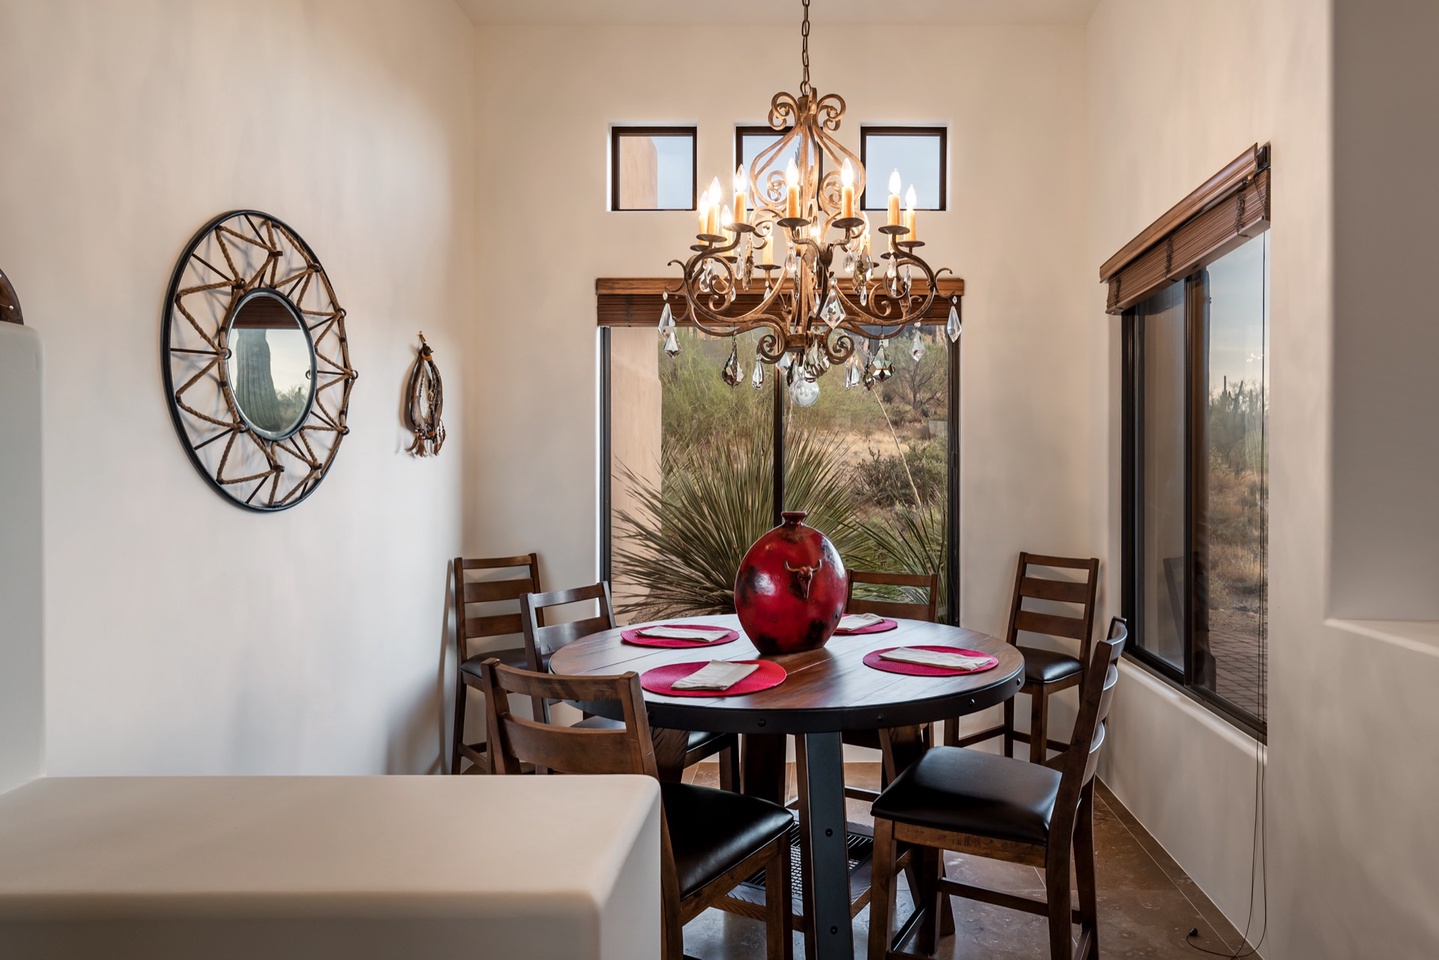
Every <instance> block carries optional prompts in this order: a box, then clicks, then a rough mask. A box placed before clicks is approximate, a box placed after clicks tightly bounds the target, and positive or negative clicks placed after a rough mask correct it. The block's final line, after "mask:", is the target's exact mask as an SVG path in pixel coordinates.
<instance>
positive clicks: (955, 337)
mask: <svg viewBox="0 0 1439 960" xmlns="http://www.w3.org/2000/svg"><path fill="white" fill-rule="evenodd" d="M944 332H945V333H946V334H948V335H949V342H950V343H957V342H958V341H959V335H960V334H961V333H963V332H964V325H963V324H961V323H960V322H959V305H958V304H956V303H950V305H949V322H948V323H946V324H945V325H944Z"/></svg>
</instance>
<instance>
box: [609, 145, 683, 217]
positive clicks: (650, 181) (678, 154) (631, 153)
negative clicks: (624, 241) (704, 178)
mask: <svg viewBox="0 0 1439 960" xmlns="http://www.w3.org/2000/svg"><path fill="white" fill-rule="evenodd" d="M696 198H697V194H696V190H695V128H694V127H611V128H610V209H611V210H693V209H695V200H696Z"/></svg>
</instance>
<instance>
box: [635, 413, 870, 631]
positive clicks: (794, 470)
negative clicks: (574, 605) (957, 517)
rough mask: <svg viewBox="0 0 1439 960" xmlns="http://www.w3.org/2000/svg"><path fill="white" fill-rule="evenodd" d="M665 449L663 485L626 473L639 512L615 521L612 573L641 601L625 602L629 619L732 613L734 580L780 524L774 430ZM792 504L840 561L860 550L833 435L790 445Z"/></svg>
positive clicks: (849, 489)
mask: <svg viewBox="0 0 1439 960" xmlns="http://www.w3.org/2000/svg"><path fill="white" fill-rule="evenodd" d="M755 427H756V428H755V429H751V430H739V431H727V435H726V436H722V437H708V438H705V439H704V440H703V441H700V440H695V441H691V442H687V443H682V444H676V445H669V446H667V448H666V450H665V452H664V454H663V456H662V458H661V464H660V466H661V469H660V475H661V477H662V478H663V479H662V480H661V481H660V482H659V483H658V484H656V483H654V482H653V481H650V480H648V479H646V478H644V477H641V476H639V475H638V474H636V473H635V472H634V471H633V470H631V469H630V468H629V467H628V466H627V465H625V464H621V465H620V471H621V473H622V475H623V477H624V479H625V482H626V484H627V485H628V486H629V488H630V490H631V492H632V495H633V496H634V498H635V500H636V502H637V507H636V508H635V509H634V510H633V511H630V510H620V511H619V512H618V513H617V515H616V525H615V553H614V561H615V577H616V579H617V580H621V581H624V582H625V583H627V584H630V585H633V586H634V587H637V588H639V590H640V591H641V592H642V595H641V596H639V597H637V598H635V599H629V600H621V601H619V610H620V612H621V613H623V614H625V615H626V616H632V617H636V618H642V619H661V618H667V617H675V616H685V615H697V614H711V613H732V612H734V579H735V574H736V573H737V572H738V571H739V565H740V561H741V560H742V559H743V558H744V554H745V551H747V550H748V549H749V547H750V545H751V544H752V543H754V542H755V541H756V540H758V539H759V538H760V536H762V535H763V534H764V533H765V532H766V531H768V530H769V529H770V527H771V526H772V521H773V516H774V514H773V503H774V489H773V480H772V466H771V465H772V464H773V462H774V451H773V449H772V447H771V443H770V439H769V434H768V431H767V430H765V429H761V428H760V427H759V425H758V424H756V425H755ZM785 447H786V449H785V466H786V469H785V506H786V507H787V508H789V509H793V510H804V511H806V512H807V513H808V517H807V518H806V520H805V522H806V523H808V524H809V525H811V526H813V527H815V528H817V529H819V530H820V531H822V532H824V533H825V534H827V535H828V536H829V537H830V539H831V540H833V541H834V544H835V547H836V548H837V549H838V550H839V552H840V555H841V556H844V557H846V558H849V557H850V556H851V554H860V553H862V546H861V544H862V543H864V542H865V537H864V535H863V534H862V533H861V532H860V531H861V527H859V526H857V525H856V524H854V523H853V522H852V521H853V518H854V512H855V510H856V509H857V507H858V506H859V503H858V493H857V487H856V484H855V482H854V478H853V477H852V475H851V472H850V469H849V467H848V466H846V464H845V462H844V459H843V457H842V455H841V449H840V445H839V442H838V439H837V438H835V437H834V436H831V435H826V434H819V433H813V432H809V431H804V430H799V429H794V428H791V429H790V431H789V432H788V436H787V438H786V444H785Z"/></svg>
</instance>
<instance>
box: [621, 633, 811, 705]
mask: <svg viewBox="0 0 1439 960" xmlns="http://www.w3.org/2000/svg"><path fill="white" fill-rule="evenodd" d="M711 646H713V644H711ZM732 662H734V663H757V664H759V669H758V670H756V671H755V672H754V673H752V674H750V675H749V676H747V677H745V678H744V679H743V680H741V681H740V682H739V683H737V684H735V685H734V686H732V687H730V688H729V689H728V690H676V689H675V688H674V683H675V681H676V680H683V679H684V678H685V677H687V676H689V675H690V674H692V673H694V672H695V671H696V670H698V669H700V668H701V667H703V666H704V665H705V664H707V663H709V661H708V660H690V661H687V662H685V663H667V664H665V665H664V666H662V667H655V668H653V669H651V670H646V671H645V672H644V673H642V674H640V686H642V687H644V688H645V689H646V690H648V691H649V692H650V693H662V694H664V695H665V696H667V697H742V696H744V695H745V694H747V693H757V692H759V691H760V690H768V689H769V688H770V687H777V686H779V685H780V684H781V683H783V682H784V678H785V676H786V674H785V669H784V667H782V666H780V665H779V664H777V663H775V662H774V661H772V660H735V661H732Z"/></svg>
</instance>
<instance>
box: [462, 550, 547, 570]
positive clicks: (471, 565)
mask: <svg viewBox="0 0 1439 960" xmlns="http://www.w3.org/2000/svg"><path fill="white" fill-rule="evenodd" d="M455 562H456V563H457V564H459V567H460V569H461V570H499V569H502V568H505V567H532V566H533V564H534V562H535V555H534V554H533V553H531V554H527V555H525V556H523V557H460V558H457V559H456V561H455Z"/></svg>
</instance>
